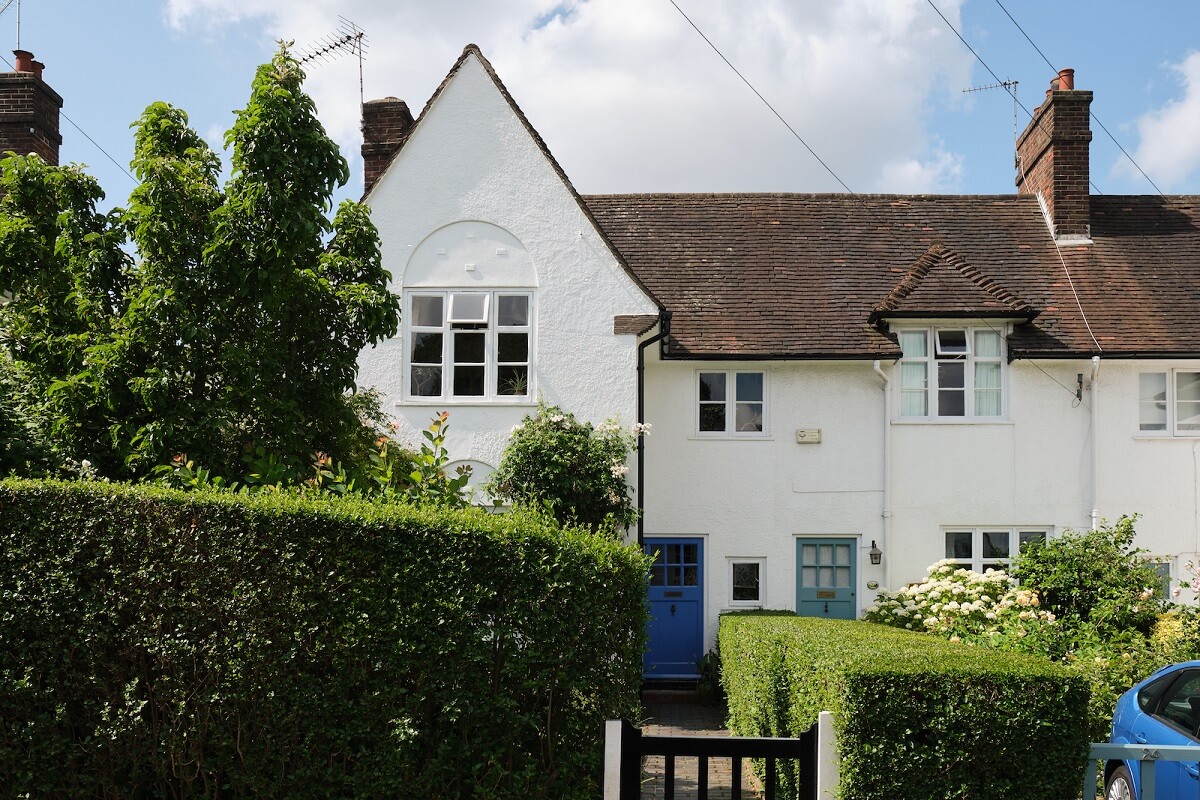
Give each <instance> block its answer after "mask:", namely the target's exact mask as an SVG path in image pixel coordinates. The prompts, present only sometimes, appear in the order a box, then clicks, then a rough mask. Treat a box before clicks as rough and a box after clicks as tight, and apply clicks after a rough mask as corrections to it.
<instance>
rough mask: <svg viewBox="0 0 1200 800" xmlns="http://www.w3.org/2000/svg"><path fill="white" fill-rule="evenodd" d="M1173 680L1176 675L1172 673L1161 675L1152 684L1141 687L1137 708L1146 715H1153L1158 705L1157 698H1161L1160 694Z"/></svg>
mask: <svg viewBox="0 0 1200 800" xmlns="http://www.w3.org/2000/svg"><path fill="white" fill-rule="evenodd" d="M1175 678H1176V673H1174V672H1172V673H1170V674H1168V675H1163V676H1162V677H1161V678H1159V679H1158V680H1156V681H1154V682H1153V683H1148V684H1146V685H1145V686H1143V687H1142V690H1141V691H1140V692H1138V696H1137V702H1138V708H1140V709H1141V710H1142V711H1143V712H1145V713H1147V714H1153V713H1154V708H1155V706H1157V705H1158V700H1159V698H1161V697H1162V693H1163V692H1164V691H1165V690H1166V688H1167V687H1168V686H1170V685H1171V681H1173V680H1175Z"/></svg>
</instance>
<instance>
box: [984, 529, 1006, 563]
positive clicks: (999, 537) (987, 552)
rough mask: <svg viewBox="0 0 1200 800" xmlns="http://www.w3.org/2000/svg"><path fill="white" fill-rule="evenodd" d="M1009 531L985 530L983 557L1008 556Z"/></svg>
mask: <svg viewBox="0 0 1200 800" xmlns="http://www.w3.org/2000/svg"><path fill="white" fill-rule="evenodd" d="M1008 542H1009V537H1008V531H984V534H983V557H984V558H1008V555H1009V553H1008Z"/></svg>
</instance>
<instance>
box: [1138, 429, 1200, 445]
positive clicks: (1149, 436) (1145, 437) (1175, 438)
mask: <svg viewBox="0 0 1200 800" xmlns="http://www.w3.org/2000/svg"><path fill="white" fill-rule="evenodd" d="M1196 439H1200V431H1198V432H1196V433H1191V434H1187V433H1135V434H1134V435H1133V440H1134V441H1135V442H1194V441H1195V440H1196Z"/></svg>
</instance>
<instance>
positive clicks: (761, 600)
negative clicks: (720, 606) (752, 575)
mask: <svg viewBox="0 0 1200 800" xmlns="http://www.w3.org/2000/svg"><path fill="white" fill-rule="evenodd" d="M725 563H726V564H727V566H726V569H725V575H726V576H727V577H728V579H729V592H728V596H727V597H726V602H728V604H729V606H730V608H763V607H764V606H765V604H766V597H767V559H765V558H746V557H743V556H728V557H726V559H725ZM741 564H756V565H757V566H758V598H757V599H755V600H735V599H734V597H733V590H734V585H733V573H734V569H735V567H736V566H737V565H741Z"/></svg>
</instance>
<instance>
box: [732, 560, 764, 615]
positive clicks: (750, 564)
mask: <svg viewBox="0 0 1200 800" xmlns="http://www.w3.org/2000/svg"><path fill="white" fill-rule="evenodd" d="M765 572H766V568H765V563H764V560H763V559H746V558H731V559H729V603H730V605H735V606H737V605H753V606H761V605H762V603H763V597H764V596H765V592H764V591H763V579H764V578H765Z"/></svg>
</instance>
